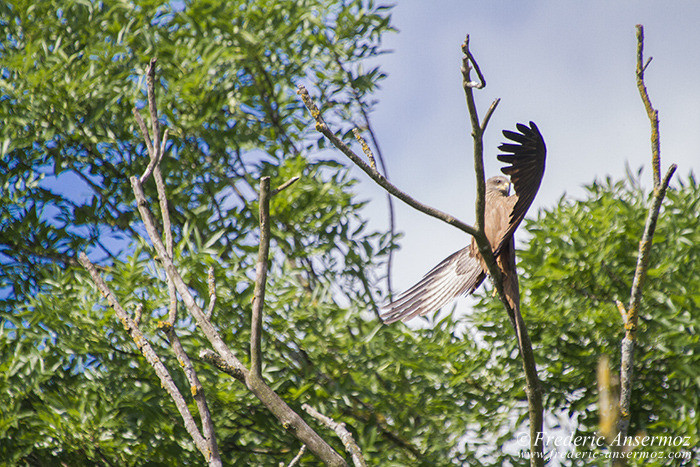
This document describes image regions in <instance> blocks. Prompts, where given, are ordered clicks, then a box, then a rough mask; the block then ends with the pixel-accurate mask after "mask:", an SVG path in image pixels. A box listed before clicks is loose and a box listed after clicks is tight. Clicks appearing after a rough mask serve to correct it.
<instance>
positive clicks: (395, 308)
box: [380, 247, 485, 324]
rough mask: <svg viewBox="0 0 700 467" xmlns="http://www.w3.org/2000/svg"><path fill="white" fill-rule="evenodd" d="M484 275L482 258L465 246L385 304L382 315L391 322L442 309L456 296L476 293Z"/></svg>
mask: <svg viewBox="0 0 700 467" xmlns="http://www.w3.org/2000/svg"><path fill="white" fill-rule="evenodd" d="M484 278H485V274H484V272H483V269H482V267H481V263H480V261H479V259H478V258H476V257H475V256H472V254H471V253H470V251H469V247H467V248H463V249H461V250H459V251H458V252H456V253H453V254H452V255H450V256H448V257H447V258H445V259H444V260H443V261H442V262H441V263H440V264H438V265H437V266H435V267H434V268H433V269H432V270H430V272H428V273H427V274H426V275H425V276H423V279H421V280H420V282H418V283H417V284H416V285H414V286H413V287H411V288H410V289H408V290H406V291H405V292H404V293H402V294H401V295H399V297H398V298H397V299H396V300H394V301H393V302H391V303H389V304H388V305H385V306H384V307H382V313H381V315H380V317H381V319H382V320H383V321H384V322H385V323H386V324H391V323H393V322H395V321H399V320H403V321H408V320H409V319H411V318H414V317H416V316H418V315H421V316H422V315H425V314H426V313H430V312H431V311H436V310H439V309H440V308H442V307H443V306H445V305H446V304H448V303H449V302H450V301H452V300H454V299H455V298H456V297H458V296H460V295H463V294H469V293H472V292H473V291H474V289H476V288H477V287H478V286H479V284H481V282H482V281H483V280H484Z"/></svg>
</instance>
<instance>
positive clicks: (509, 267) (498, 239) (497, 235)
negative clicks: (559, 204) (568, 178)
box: [381, 122, 547, 324]
mask: <svg viewBox="0 0 700 467" xmlns="http://www.w3.org/2000/svg"><path fill="white" fill-rule="evenodd" d="M516 127H517V129H518V131H519V132H514V131H508V130H504V131H503V135H504V136H505V137H506V138H508V139H509V140H511V141H513V142H514V143H503V144H501V145H500V146H499V149H500V150H501V151H503V152H505V153H506V154H500V155H499V156H498V160H500V161H502V162H506V163H508V164H510V165H509V166H507V167H504V168H502V169H501V171H502V172H503V173H504V174H506V175H510V178H511V183H512V185H513V187H514V189H515V194H513V195H510V196H509V187H510V183H509V181H508V178H506V177H504V176H498V177H491V178H489V179H488V180H487V181H486V210H485V213H484V231H485V233H486V238H488V240H489V243H490V244H491V247H492V248H494V255H495V256H496V262H497V263H498V266H499V267H500V269H501V271H502V273H503V286H504V289H505V290H504V291H505V294H506V298H507V299H508V302H509V303H510V306H511V307H512V308H513V309H514V310H517V309H519V307H520V292H519V289H518V274H517V271H516V268H515V240H514V237H513V234H514V233H515V230H516V229H517V228H518V225H520V223H521V222H522V220H523V219H524V218H525V214H526V213H527V210H528V208H529V207H530V205H531V204H532V201H533V200H534V199H535V195H536V194H537V190H538V189H539V187H540V183H541V181H542V175H543V174H544V164H545V158H546V152H547V150H546V147H545V144H544V139H543V138H542V135H541V134H540V131H539V129H538V128H537V126H536V125H535V124H534V123H533V122H530V126H529V127H528V126H527V125H523V124H521V123H518V124H517V125H516ZM487 274H488V269H487V267H486V263H485V261H484V259H483V257H482V256H481V253H479V248H478V247H477V244H476V241H475V240H474V239H473V238H472V242H471V244H470V245H469V246H468V247H466V248H463V249H461V250H459V251H457V252H456V253H453V254H452V255H450V256H448V257H447V258H445V259H444V260H443V261H442V262H441V263H440V264H438V265H437V266H435V267H434V268H433V269H432V270H431V271H430V272H428V273H427V274H426V275H425V276H424V277H423V279H421V280H420V282H418V283H417V284H416V285H414V286H413V287H411V288H410V289H408V290H406V291H405V292H404V293H402V294H401V295H399V297H398V298H397V299H396V300H394V301H393V302H391V303H389V304H388V305H385V306H384V307H383V308H382V314H381V318H382V320H383V321H384V322H385V323H387V324H390V323H393V322H395V321H399V320H403V321H408V320H409V319H411V318H414V317H416V316H423V315H425V314H427V313H430V312H431V311H437V310H439V309H440V308H442V307H443V306H445V305H447V304H448V303H450V302H451V301H452V300H454V299H455V298H456V297H458V296H460V295H467V294H471V293H472V292H474V290H476V288H477V287H479V285H480V284H481V283H482V282H483V281H484V279H485V278H486V275H487Z"/></svg>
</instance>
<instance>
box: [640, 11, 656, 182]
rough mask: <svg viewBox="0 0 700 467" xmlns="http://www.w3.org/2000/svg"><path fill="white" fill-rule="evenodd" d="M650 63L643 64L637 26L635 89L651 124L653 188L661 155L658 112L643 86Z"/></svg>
mask: <svg viewBox="0 0 700 467" xmlns="http://www.w3.org/2000/svg"><path fill="white" fill-rule="evenodd" d="M649 63H651V57H649V60H647V61H646V63H644V26H642V25H641V24H638V25H637V73H636V74H637V89H639V95H640V96H641V98H642V102H643V103H644V108H645V109H646V111H647V116H648V117H649V123H650V124H651V165H652V168H653V171H654V186H655V187H656V186H658V185H659V183H661V155H660V146H661V143H660V140H659V111H658V110H656V109H654V107H653V106H652V105H651V99H650V98H649V93H648V92H647V87H646V85H645V84H644V72H645V71H646V69H647V67H648V66H649Z"/></svg>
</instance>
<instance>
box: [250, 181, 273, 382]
mask: <svg viewBox="0 0 700 467" xmlns="http://www.w3.org/2000/svg"><path fill="white" fill-rule="evenodd" d="M259 204H260V207H259V208H260V244H259V245H258V262H257V265H256V274H255V293H254V295H253V316H252V318H251V328H250V375H251V377H253V378H262V355H261V350H260V343H261V340H262V315H263V308H264V306H265V284H266V282H267V258H268V255H269V253H270V177H263V178H261V179H260V201H259Z"/></svg>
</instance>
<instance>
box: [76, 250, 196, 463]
mask: <svg viewBox="0 0 700 467" xmlns="http://www.w3.org/2000/svg"><path fill="white" fill-rule="evenodd" d="M78 259H79V261H80V264H82V265H83V267H84V268H85V269H86V270H87V271H88V272H89V273H90V277H92V281H93V282H94V283H95V285H96V286H97V289H98V290H99V291H100V292H101V293H102V295H103V296H104V297H105V298H106V299H107V303H109V306H110V307H112V308H113V309H114V312H115V313H116V315H117V318H119V320H120V321H121V322H122V324H123V325H124V328H125V329H126V331H127V332H128V333H129V335H130V336H131V339H132V340H133V341H134V343H135V344H136V347H138V349H139V350H140V351H141V354H142V355H143V356H144V358H145V359H146V361H147V362H148V363H149V364H150V365H151V366H152V367H153V369H154V370H155V372H156V375H157V376H158V378H159V379H160V382H161V385H162V386H163V388H164V389H165V390H166V391H167V392H168V394H169V395H170V397H171V398H172V400H173V402H175V406H176V407H177V410H178V411H179V412H180V416H181V417H182V420H183V422H184V424H185V429H186V430H187V432H188V433H189V434H190V436H191V437H192V440H193V441H194V443H195V445H196V446H197V449H199V451H200V452H201V453H202V455H204V457H205V458H206V459H209V446H208V445H207V441H206V440H205V438H204V437H203V436H202V434H201V433H200V432H199V429H198V428H197V424H196V423H195V421H194V418H193V417H192V414H191V413H190V410H189V409H188V408H187V401H185V399H184V398H183V397H182V394H180V391H179V390H178V388H177V386H176V385H175V382H174V381H173V379H172V377H171V376H170V373H169V372H168V369H167V368H166V367H165V365H164V364H163V362H162V361H161V360H160V357H158V354H156V352H155V350H153V347H151V344H150V343H149V342H148V340H147V339H146V337H145V336H144V335H143V332H141V329H139V327H138V325H137V324H136V322H134V320H133V319H131V317H130V316H129V315H128V313H127V312H126V311H125V310H124V308H122V306H121V304H120V303H119V301H118V300H117V298H116V296H115V295H114V293H112V290H111V289H110V288H109V286H108V285H107V283H106V282H105V281H104V279H102V276H100V274H99V273H98V272H97V268H95V265H94V264H92V262H91V261H90V260H89V259H88V257H87V255H86V254H85V253H82V252H81V253H80V255H79V256H78Z"/></svg>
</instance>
